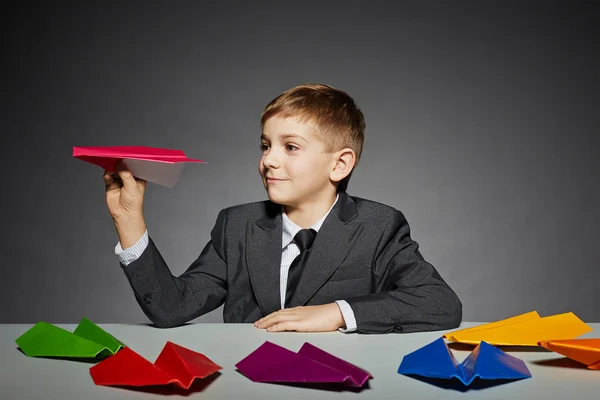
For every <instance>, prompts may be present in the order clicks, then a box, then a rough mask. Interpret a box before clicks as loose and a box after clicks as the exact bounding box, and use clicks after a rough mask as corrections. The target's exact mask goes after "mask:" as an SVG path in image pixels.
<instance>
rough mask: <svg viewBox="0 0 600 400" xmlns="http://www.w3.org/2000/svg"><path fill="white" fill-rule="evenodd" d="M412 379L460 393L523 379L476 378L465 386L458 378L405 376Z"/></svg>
mask: <svg viewBox="0 0 600 400" xmlns="http://www.w3.org/2000/svg"><path fill="white" fill-rule="evenodd" d="M405 376H408V377H410V378H413V379H416V380H418V381H421V382H425V383H429V384H431V385H434V386H437V387H439V388H441V389H450V390H456V391H459V392H468V391H470V390H481V389H487V388H491V387H495V386H501V385H506V384H507V383H513V382H517V381H520V380H523V379H489V380H487V379H479V378H475V380H474V381H473V382H472V383H471V384H470V385H469V386H465V385H464V384H463V383H462V382H461V381H459V380H458V379H456V378H452V379H441V378H426V377H423V376H420V375H405Z"/></svg>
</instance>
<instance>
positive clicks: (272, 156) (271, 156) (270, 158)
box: [262, 148, 280, 169]
mask: <svg viewBox="0 0 600 400" xmlns="http://www.w3.org/2000/svg"><path fill="white" fill-rule="evenodd" d="M279 163H280V161H279V157H278V155H277V150H275V149H273V148H270V149H269V150H268V151H267V152H266V154H264V155H263V158H262V164H263V167H264V168H265V169H272V168H279Z"/></svg>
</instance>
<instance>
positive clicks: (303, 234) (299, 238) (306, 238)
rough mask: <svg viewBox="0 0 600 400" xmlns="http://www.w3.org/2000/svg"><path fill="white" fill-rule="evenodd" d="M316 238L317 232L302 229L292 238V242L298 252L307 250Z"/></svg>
mask: <svg viewBox="0 0 600 400" xmlns="http://www.w3.org/2000/svg"><path fill="white" fill-rule="evenodd" d="M316 236H317V231H315V230H314V229H302V230H300V231H299V232H298V233H296V236H294V242H295V243H296V244H297V245H298V247H299V248H300V251H304V250H308V249H310V246H312V244H313V242H314V241H315V237H316Z"/></svg>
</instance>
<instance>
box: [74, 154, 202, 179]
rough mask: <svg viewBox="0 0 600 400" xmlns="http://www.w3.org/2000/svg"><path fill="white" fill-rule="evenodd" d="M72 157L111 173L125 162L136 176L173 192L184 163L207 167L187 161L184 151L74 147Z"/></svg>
mask: <svg viewBox="0 0 600 400" xmlns="http://www.w3.org/2000/svg"><path fill="white" fill-rule="evenodd" d="M73 157H75V158H78V159H80V160H83V161H87V162H89V163H91V164H94V165H98V166H100V167H102V168H104V169H105V170H107V171H109V172H114V171H115V168H116V165H117V163H118V162H119V161H120V160H123V163H124V164H125V166H127V168H128V169H129V170H130V171H131V173H132V174H133V175H134V176H136V177H138V178H141V179H145V180H147V181H148V182H153V183H156V184H159V185H162V186H166V187H170V188H172V187H174V186H175V184H176V183H177V181H179V178H180V176H181V171H183V166H184V163H186V162H191V163H203V164H206V162H205V161H202V160H196V159H193V158H188V157H187V156H186V155H185V153H184V152H183V151H182V150H171V149H160V148H157V147H147V146H86V147H81V146H75V147H73Z"/></svg>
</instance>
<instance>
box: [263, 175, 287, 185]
mask: <svg viewBox="0 0 600 400" xmlns="http://www.w3.org/2000/svg"><path fill="white" fill-rule="evenodd" d="M265 179H266V181H267V184H275V183H280V182H284V181H286V180H287V179H279V178H272V177H269V176H266V177H265Z"/></svg>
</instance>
